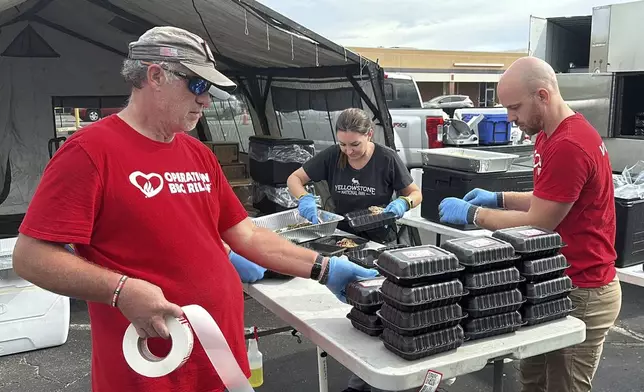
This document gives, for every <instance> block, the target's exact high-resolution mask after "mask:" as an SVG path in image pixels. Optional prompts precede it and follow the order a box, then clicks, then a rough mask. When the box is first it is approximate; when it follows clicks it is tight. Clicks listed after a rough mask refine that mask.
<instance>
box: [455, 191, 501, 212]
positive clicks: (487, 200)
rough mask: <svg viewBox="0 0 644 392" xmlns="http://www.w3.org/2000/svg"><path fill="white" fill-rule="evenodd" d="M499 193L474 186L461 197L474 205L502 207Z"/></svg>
mask: <svg viewBox="0 0 644 392" xmlns="http://www.w3.org/2000/svg"><path fill="white" fill-rule="evenodd" d="M500 198H501V197H500V194H499V193H498V192H490V191H486V190H484V189H480V188H476V189H473V190H471V191H469V192H468V194H467V195H465V197H464V198H463V200H465V201H466V202H468V203H470V204H473V205H475V206H481V207H488V208H499V207H502V206H501V204H502V202H501V200H499V199H500Z"/></svg>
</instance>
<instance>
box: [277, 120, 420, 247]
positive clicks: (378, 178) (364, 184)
mask: <svg viewBox="0 0 644 392" xmlns="http://www.w3.org/2000/svg"><path fill="white" fill-rule="evenodd" d="M336 133H337V140H338V144H337V145H334V146H331V147H328V148H327V149H325V150H323V151H321V152H320V153H318V154H316V155H315V156H314V157H313V158H311V159H310V160H309V161H307V162H306V163H305V164H304V165H303V166H302V168H300V169H298V170H296V171H295V172H294V173H293V174H291V176H290V177H289V178H288V182H287V184H288V189H289V191H290V193H291V194H292V195H293V196H294V197H296V198H297V199H298V200H299V207H298V208H299V212H300V215H302V216H303V217H305V218H306V219H308V220H309V221H311V222H313V223H318V222H317V207H316V205H315V199H314V197H313V195H311V194H309V193H308V192H306V190H305V189H304V184H306V183H308V182H309V181H315V182H318V181H323V180H326V181H327V183H328V185H329V191H330V193H331V199H332V200H333V202H334V204H335V211H334V212H335V213H336V214H338V215H346V214H347V213H349V212H353V211H357V210H363V209H366V208H369V207H372V206H379V207H384V208H385V211H387V212H394V213H395V214H396V217H397V218H401V217H402V216H403V215H404V213H405V212H407V211H408V210H409V209H410V208H412V207H415V206H417V205H418V204H420V202H421V201H422V194H421V192H420V189H418V186H417V185H416V184H414V183H413V180H412V178H411V174H409V170H408V169H407V167H405V165H404V164H403V162H402V160H401V159H400V157H399V156H398V154H397V153H396V152H395V151H393V150H392V149H390V148H388V147H385V146H381V145H379V144H376V143H374V142H372V141H371V139H372V137H373V122H372V121H371V119H370V118H369V115H368V114H367V113H366V112H364V111H363V110H361V109H357V108H350V109H346V110H344V111H343V112H342V113H341V114H340V116H339V117H338V120H337V122H336ZM394 192H396V193H397V194H398V198H397V199H395V200H393V201H392V196H393V194H394ZM338 228H339V229H341V230H345V231H348V232H352V230H351V229H350V228H349V227H348V225H347V224H344V223H343V222H341V224H339V225H338ZM395 230H396V229H395V227H389V228H386V229H385V228H383V229H381V230H372V231H368V232H361V233H354V234H357V235H360V236H362V237H365V238H368V239H370V240H372V241H376V242H380V243H391V242H393V241H395V240H396V232H395Z"/></svg>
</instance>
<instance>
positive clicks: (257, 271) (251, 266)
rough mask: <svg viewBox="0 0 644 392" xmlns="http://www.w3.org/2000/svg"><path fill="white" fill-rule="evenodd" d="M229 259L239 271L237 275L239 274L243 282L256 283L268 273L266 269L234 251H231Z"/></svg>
mask: <svg viewBox="0 0 644 392" xmlns="http://www.w3.org/2000/svg"><path fill="white" fill-rule="evenodd" d="M228 258H229V259H230V261H231V262H232V263H233V265H234V266H235V269H236V270H237V273H238V274H239V277H240V278H241V281H242V282H244V283H254V282H257V281H258V280H260V279H262V278H264V272H266V268H264V267H262V266H260V265H257V264H255V263H253V262H251V261H249V260H248V259H246V258H245V257H243V256H241V255H238V254H237V253H235V252H233V251H232V250H231V251H230V254H229V255H228Z"/></svg>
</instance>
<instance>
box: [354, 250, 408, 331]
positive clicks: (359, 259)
mask: <svg viewBox="0 0 644 392" xmlns="http://www.w3.org/2000/svg"><path fill="white" fill-rule="evenodd" d="M406 247H407V246H406V245H393V246H389V247H383V248H379V249H364V248H363V249H354V250H351V251H349V252H347V253H346V256H347V258H348V259H349V260H350V261H352V262H354V263H356V264H358V265H360V266H362V267H364V268H368V269H375V268H376V260H378V258H379V257H380V255H381V254H382V253H383V252H386V251H388V250H394V249H401V248H406ZM384 281H385V278H384V277H382V276H379V277H375V278H373V279H367V280H361V281H357V282H353V283H350V284H349V285H348V286H347V290H346V296H347V303H348V304H349V305H351V306H352V308H351V311H350V312H349V314H347V318H348V319H349V320H351V324H352V325H353V327H354V328H356V329H357V330H359V331H362V332H364V333H366V334H367V335H370V336H379V335H380V334H382V331H383V326H382V321H381V320H380V318H379V317H378V315H377V312H378V311H379V310H380V308H381V307H382V305H383V300H382V295H380V288H381V286H382V284H383V282H384Z"/></svg>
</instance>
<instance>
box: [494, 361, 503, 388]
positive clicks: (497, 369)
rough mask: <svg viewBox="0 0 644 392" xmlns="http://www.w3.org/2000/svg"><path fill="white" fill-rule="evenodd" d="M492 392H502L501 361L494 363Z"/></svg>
mask: <svg viewBox="0 0 644 392" xmlns="http://www.w3.org/2000/svg"><path fill="white" fill-rule="evenodd" d="M492 390H493V391H494V392H503V359H497V360H495V361H494V387H493V389H492Z"/></svg>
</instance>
